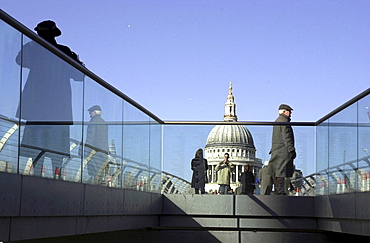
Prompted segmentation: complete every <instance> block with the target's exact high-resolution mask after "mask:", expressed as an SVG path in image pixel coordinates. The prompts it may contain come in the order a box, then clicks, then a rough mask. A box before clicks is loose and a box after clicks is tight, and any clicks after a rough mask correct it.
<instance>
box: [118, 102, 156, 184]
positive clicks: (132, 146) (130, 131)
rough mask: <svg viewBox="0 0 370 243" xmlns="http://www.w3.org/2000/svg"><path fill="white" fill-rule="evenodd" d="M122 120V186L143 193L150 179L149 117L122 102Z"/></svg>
mask: <svg viewBox="0 0 370 243" xmlns="http://www.w3.org/2000/svg"><path fill="white" fill-rule="evenodd" d="M123 120H124V125H123V159H124V165H125V166H124V170H123V175H122V177H123V178H122V179H123V185H124V187H125V188H129V189H134V190H142V191H143V190H144V184H145V181H148V180H149V178H150V174H149V167H150V155H149V154H150V140H149V135H150V124H149V117H148V116H147V115H145V114H144V113H142V112H141V111H140V110H138V109H137V108H135V107H133V106H132V105H130V104H129V103H127V102H124V116H123Z"/></svg>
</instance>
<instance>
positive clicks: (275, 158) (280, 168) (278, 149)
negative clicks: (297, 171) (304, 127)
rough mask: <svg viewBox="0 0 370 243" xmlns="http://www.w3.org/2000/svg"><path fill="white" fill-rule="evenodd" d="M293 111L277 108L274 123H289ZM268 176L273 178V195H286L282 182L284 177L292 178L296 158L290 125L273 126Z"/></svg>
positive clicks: (288, 108)
mask: <svg viewBox="0 0 370 243" xmlns="http://www.w3.org/2000/svg"><path fill="white" fill-rule="evenodd" d="M292 111H293V109H292V108H291V107H290V106H289V105H285V104H282V105H280V106H279V117H278V118H277V119H276V120H275V122H286V123H288V122H290V117H291V114H292ZM270 154H271V158H270V162H269V166H268V167H269V170H268V174H270V175H272V176H273V178H274V188H275V189H274V194H276V195H286V193H285V191H284V188H285V186H284V182H285V178H286V177H292V175H293V172H294V167H293V160H294V159H295V158H296V156H297V155H296V151H295V147H294V134H293V129H292V127H291V126H290V125H285V124H283V125H275V126H274V128H273V132H272V146H271V150H270Z"/></svg>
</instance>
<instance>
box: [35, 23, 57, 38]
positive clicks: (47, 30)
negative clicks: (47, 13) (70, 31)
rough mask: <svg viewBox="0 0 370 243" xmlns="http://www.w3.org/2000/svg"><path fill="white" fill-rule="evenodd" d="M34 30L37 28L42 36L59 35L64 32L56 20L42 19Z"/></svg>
mask: <svg viewBox="0 0 370 243" xmlns="http://www.w3.org/2000/svg"><path fill="white" fill-rule="evenodd" d="M34 30H36V31H37V34H38V35H39V36H42V37H57V36H60V35H61V34H62V32H61V31H60V29H58V27H57V25H56V24H55V22H54V21H51V20H45V21H42V22H41V23H39V24H38V25H37V26H36V27H35V29H34Z"/></svg>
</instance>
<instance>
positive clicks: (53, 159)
mask: <svg viewBox="0 0 370 243" xmlns="http://www.w3.org/2000/svg"><path fill="white" fill-rule="evenodd" d="M24 43H26V44H24V46H23V47H22V51H21V52H19V54H18V55H17V58H16V61H17V63H18V64H19V65H21V66H22V68H23V69H22V70H23V72H22V95H21V105H20V107H19V109H18V110H17V117H19V118H20V119H21V121H22V122H26V123H23V124H24V126H23V127H24V129H22V137H21V149H20V156H21V158H20V166H23V167H25V166H29V165H30V164H31V163H33V167H34V168H33V169H34V174H35V175H37V176H45V177H49V178H53V177H59V176H60V171H59V170H60V169H61V166H62V164H63V162H64V161H65V160H66V159H67V158H68V157H69V156H70V126H71V125H72V124H73V115H72V114H73V111H72V88H71V82H74V81H79V82H80V84H81V85H82V82H81V81H83V77H84V75H83V74H82V73H81V72H79V71H78V70H76V69H75V68H73V67H72V66H70V65H69V64H68V63H66V62H65V61H63V60H61V59H60V58H59V57H57V56H56V55H54V54H53V53H51V52H49V51H48V50H46V49H45V48H43V47H42V46H40V45H39V44H38V43H36V42H34V41H30V40H29V39H27V38H25V40H24ZM73 80H74V81H73ZM77 95H78V94H77ZM79 95H81V94H79Z"/></svg>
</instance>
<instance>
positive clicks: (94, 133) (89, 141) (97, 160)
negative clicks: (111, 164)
mask: <svg viewBox="0 0 370 243" xmlns="http://www.w3.org/2000/svg"><path fill="white" fill-rule="evenodd" d="M87 111H88V112H89V114H90V118H91V119H90V123H89V125H88V126H87V132H86V134H87V135H86V142H85V157H88V156H89V155H90V154H91V152H92V151H93V150H95V151H96V154H94V155H93V156H92V157H91V160H90V161H89V163H88V164H87V171H88V173H89V175H90V176H91V177H92V178H94V177H96V175H97V173H98V171H99V170H100V168H101V167H102V165H103V164H104V162H105V161H106V159H107V156H108V125H107V124H105V120H104V119H103V118H102V117H101V115H102V109H101V107H100V106H99V105H94V106H92V107H90V108H89V109H88V110H87Z"/></svg>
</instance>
